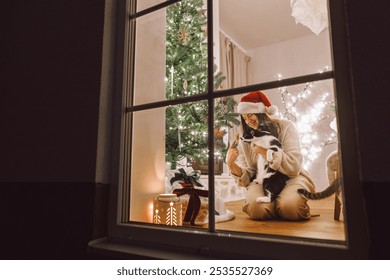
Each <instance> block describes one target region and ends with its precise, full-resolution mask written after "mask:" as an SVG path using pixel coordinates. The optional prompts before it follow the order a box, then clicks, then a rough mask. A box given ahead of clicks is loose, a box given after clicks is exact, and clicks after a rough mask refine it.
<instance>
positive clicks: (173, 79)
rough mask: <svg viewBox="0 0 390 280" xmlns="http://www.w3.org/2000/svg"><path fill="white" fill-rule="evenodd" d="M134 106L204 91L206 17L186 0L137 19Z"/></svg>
mask: <svg viewBox="0 0 390 280" xmlns="http://www.w3.org/2000/svg"><path fill="white" fill-rule="evenodd" d="M136 34H137V35H136V53H135V81H134V105H139V104H144V103H148V102H156V101H162V100H166V99H176V98H181V97H186V96H190V95H197V94H202V93H205V91H206V89H207V18H206V13H205V9H204V8H203V2H202V1H199V0H192V1H189V0H186V1H182V2H179V3H177V4H175V5H171V6H169V7H168V8H166V9H162V10H160V11H157V12H154V13H151V14H148V15H146V16H144V17H141V18H139V19H137V23H136Z"/></svg>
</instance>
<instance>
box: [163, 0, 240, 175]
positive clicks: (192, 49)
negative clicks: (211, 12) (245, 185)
mask: <svg viewBox="0 0 390 280" xmlns="http://www.w3.org/2000/svg"><path fill="white" fill-rule="evenodd" d="M206 13H207V11H206V9H205V8H204V3H203V0H183V1H181V2H178V3H176V4H175V5H171V6H169V7H168V8H167V21H166V26H167V27H166V38H167V42H166V97H167V99H177V98H182V97H186V96H190V95H197V94H204V93H206V92H207V89H208V79H207V15H206ZM214 73H215V75H214V88H216V89H217V88H218V87H219V86H220V84H221V83H222V81H223V80H224V76H223V75H222V74H221V73H220V72H216V67H214ZM234 105H235V101H234V99H233V98H219V99H217V100H216V103H215V123H214V127H215V151H216V153H217V154H220V155H221V157H224V155H225V153H226V144H225V143H224V142H223V139H222V137H223V135H224V134H225V133H226V131H224V129H223V128H224V127H227V126H231V123H234V122H236V119H235V117H234V113H232V112H233V107H234ZM207 111H208V110H207V101H202V102H196V103H191V104H180V105H176V106H169V107H167V109H166V161H167V162H169V163H170V164H171V166H172V168H176V164H177V162H179V161H183V162H184V164H187V163H190V162H194V161H200V162H202V163H206V162H207V161H208V160H207V158H208V140H207V139H208V115H207Z"/></svg>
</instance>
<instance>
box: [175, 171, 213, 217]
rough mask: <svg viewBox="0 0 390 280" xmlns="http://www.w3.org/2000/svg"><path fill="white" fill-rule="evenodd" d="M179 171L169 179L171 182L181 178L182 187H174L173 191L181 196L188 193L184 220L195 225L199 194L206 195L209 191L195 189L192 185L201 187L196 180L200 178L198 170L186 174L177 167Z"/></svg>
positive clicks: (198, 207) (198, 208) (199, 203)
mask: <svg viewBox="0 0 390 280" xmlns="http://www.w3.org/2000/svg"><path fill="white" fill-rule="evenodd" d="M179 172H180V173H175V177H173V178H172V179H171V180H170V181H171V184H172V183H173V182H175V181H177V180H183V181H181V182H180V184H181V185H182V186H183V188H182V189H175V190H174V191H173V193H175V194H176V195H177V196H182V195H185V194H188V195H189V196H190V198H189V199H188V207H187V211H186V214H185V216H184V220H183V221H184V222H190V223H191V225H195V219H196V216H197V215H198V213H199V210H200V205H201V201H200V196H203V197H208V195H209V191H207V190H200V189H195V187H194V185H196V186H199V187H203V186H202V184H200V183H199V182H198V181H197V180H198V179H199V178H200V175H199V172H196V171H194V172H192V173H191V174H190V175H187V174H186V172H185V171H184V169H182V168H181V169H179Z"/></svg>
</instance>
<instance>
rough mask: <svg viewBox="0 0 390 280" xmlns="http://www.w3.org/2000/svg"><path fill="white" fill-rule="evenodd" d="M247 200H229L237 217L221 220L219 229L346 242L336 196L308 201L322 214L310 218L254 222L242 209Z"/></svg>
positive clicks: (228, 204) (230, 207)
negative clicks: (336, 217)
mask: <svg viewBox="0 0 390 280" xmlns="http://www.w3.org/2000/svg"><path fill="white" fill-rule="evenodd" d="M243 203H244V202H243V201H242V200H239V201H233V202H226V207H227V208H228V209H229V210H230V211H233V212H234V214H235V219H234V220H231V221H227V222H222V223H217V224H216V229H217V230H227V231H240V232H247V233H261V234H270V235H280V236H290V237H303V238H315V239H325V240H333V241H345V233H344V221H343V216H342V215H341V219H340V221H336V220H334V218H333V208H334V196H331V197H329V198H327V199H324V200H319V201H308V203H309V206H310V209H311V211H310V212H311V214H312V215H319V216H315V217H312V218H311V219H310V220H307V221H296V222H292V221H282V220H275V221H254V220H251V219H249V218H248V215H247V214H246V213H244V212H242V205H243Z"/></svg>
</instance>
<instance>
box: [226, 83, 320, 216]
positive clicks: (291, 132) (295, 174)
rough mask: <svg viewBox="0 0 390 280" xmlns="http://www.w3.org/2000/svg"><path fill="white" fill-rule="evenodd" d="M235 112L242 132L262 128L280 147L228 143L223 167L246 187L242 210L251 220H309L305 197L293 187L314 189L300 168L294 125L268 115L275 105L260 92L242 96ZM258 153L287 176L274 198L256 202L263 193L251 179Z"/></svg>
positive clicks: (274, 109) (298, 145) (238, 182)
mask: <svg viewBox="0 0 390 280" xmlns="http://www.w3.org/2000/svg"><path fill="white" fill-rule="evenodd" d="M237 112H238V113H239V114H241V127H242V133H243V134H244V133H248V132H250V131H251V130H266V131H268V132H270V133H272V134H273V135H274V136H275V137H277V138H278V139H279V141H280V142H281V144H282V147H283V149H282V151H278V152H274V151H272V150H266V149H264V148H262V147H260V146H255V147H253V148H252V147H251V145H250V144H249V143H247V142H244V141H241V140H239V141H238V140H236V141H234V142H233V143H232V145H231V146H230V148H229V150H228V152H227V155H226V162H227V166H228V168H229V169H230V172H231V174H232V176H233V177H234V178H235V180H236V182H237V184H238V186H241V187H246V188H247V194H246V199H245V205H244V206H243V211H244V212H245V213H247V214H248V215H249V216H250V217H251V218H252V219H255V220H269V219H277V218H282V219H286V220H302V219H310V208H309V206H308V205H307V203H306V202H307V199H306V198H304V197H302V196H301V195H300V194H299V193H298V192H297V190H298V189H300V188H305V189H307V190H309V191H314V189H315V188H314V183H313V181H312V179H311V178H310V177H309V174H308V173H307V172H305V171H304V170H302V168H301V165H302V160H303V157H302V154H301V150H300V143H299V136H298V132H297V130H296V128H295V125H294V124H293V123H292V122H291V121H289V120H284V119H276V118H271V117H270V115H274V114H275V113H276V112H277V108H276V106H274V105H271V103H270V102H269V100H268V98H267V97H266V96H265V94H264V93H262V92H261V91H255V92H250V93H248V94H247V95H245V96H243V97H242V99H241V101H240V102H239V104H238V106H237ZM259 156H262V157H264V159H265V160H267V161H268V162H269V164H270V167H271V168H272V169H274V170H278V171H280V172H281V173H283V174H286V175H287V176H288V177H289V178H290V179H289V180H288V181H287V183H286V186H285V188H284V189H283V190H282V192H281V193H280V194H279V196H278V197H277V198H276V200H275V201H273V202H270V203H258V202H256V198H257V197H260V196H265V194H264V190H263V187H262V186H260V185H259V184H257V183H256V182H253V181H252V180H253V178H254V177H255V176H256V172H257V170H256V168H257V157H259Z"/></svg>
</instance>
